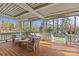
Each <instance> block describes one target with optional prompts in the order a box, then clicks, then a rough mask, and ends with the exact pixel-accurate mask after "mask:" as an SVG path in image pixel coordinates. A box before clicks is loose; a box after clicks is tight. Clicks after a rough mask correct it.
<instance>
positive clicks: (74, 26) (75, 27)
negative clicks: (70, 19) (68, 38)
mask: <svg viewBox="0 0 79 59" xmlns="http://www.w3.org/2000/svg"><path fill="white" fill-rule="evenodd" d="M74 19H75V20H74V32H75V34H76V16H74Z"/></svg>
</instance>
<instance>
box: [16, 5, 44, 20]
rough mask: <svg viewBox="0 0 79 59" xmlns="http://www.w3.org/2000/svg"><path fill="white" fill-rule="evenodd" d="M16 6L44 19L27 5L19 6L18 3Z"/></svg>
mask: <svg viewBox="0 0 79 59" xmlns="http://www.w3.org/2000/svg"><path fill="white" fill-rule="evenodd" d="M17 5H18V6H20V7H21V8H23V9H25V10H26V11H29V12H30V13H33V14H34V15H35V16H37V17H39V18H43V19H44V17H43V16H42V15H41V14H39V13H38V12H37V11H35V10H34V9H33V8H31V7H30V6H29V5H28V4H24V3H22V4H20V3H19V4H17Z"/></svg>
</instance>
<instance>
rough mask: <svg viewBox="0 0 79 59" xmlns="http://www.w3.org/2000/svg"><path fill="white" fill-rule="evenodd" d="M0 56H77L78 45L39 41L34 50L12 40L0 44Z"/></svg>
mask: <svg viewBox="0 0 79 59" xmlns="http://www.w3.org/2000/svg"><path fill="white" fill-rule="evenodd" d="M0 56H79V47H76V46H75V47H74V46H67V45H59V44H54V43H49V42H41V43H40V46H39V48H38V49H37V50H36V51H35V52H34V51H30V50H29V49H27V48H26V47H25V46H19V45H18V44H15V43H14V44H13V43H12V42H7V43H1V44H0Z"/></svg>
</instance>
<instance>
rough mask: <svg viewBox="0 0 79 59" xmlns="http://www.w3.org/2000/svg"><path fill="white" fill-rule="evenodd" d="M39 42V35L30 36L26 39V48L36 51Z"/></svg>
mask: <svg viewBox="0 0 79 59" xmlns="http://www.w3.org/2000/svg"><path fill="white" fill-rule="evenodd" d="M39 42H40V37H37V36H36V38H33V37H31V38H30V40H29V41H28V45H27V48H28V49H31V50H33V51H36V49H37V48H39Z"/></svg>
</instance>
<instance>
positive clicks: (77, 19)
mask: <svg viewBox="0 0 79 59" xmlns="http://www.w3.org/2000/svg"><path fill="white" fill-rule="evenodd" d="M58 19H59V20H60V21H59V24H61V23H62V22H61V19H62V18H58ZM69 19H72V21H71V23H72V24H73V23H74V21H73V20H74V17H73V16H72V17H69ZM55 20H56V19H55ZM0 21H8V22H10V23H12V24H16V23H17V20H15V19H10V18H6V17H0ZM32 23H33V24H32V25H33V26H36V27H40V26H41V23H42V20H40V19H37V21H33V22H32ZM48 24H51V25H53V22H52V20H51V19H50V20H49V21H48ZM76 24H77V26H78V25H79V16H76Z"/></svg>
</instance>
